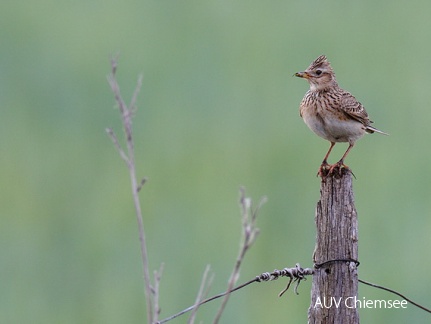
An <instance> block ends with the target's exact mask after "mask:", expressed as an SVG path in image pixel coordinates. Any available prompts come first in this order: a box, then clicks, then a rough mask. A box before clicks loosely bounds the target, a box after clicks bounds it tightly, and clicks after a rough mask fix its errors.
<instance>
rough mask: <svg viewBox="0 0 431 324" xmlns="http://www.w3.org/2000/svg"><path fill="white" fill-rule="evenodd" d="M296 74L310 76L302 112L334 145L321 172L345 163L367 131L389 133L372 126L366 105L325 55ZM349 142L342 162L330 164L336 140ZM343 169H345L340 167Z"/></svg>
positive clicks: (339, 166) (310, 126)
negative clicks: (338, 77)
mask: <svg viewBox="0 0 431 324" xmlns="http://www.w3.org/2000/svg"><path fill="white" fill-rule="evenodd" d="M295 76H297V77H300V78H305V79H307V81H308V83H309V84H310V90H308V91H307V93H306V94H305V96H304V98H303V99H302V102H301V105H300V115H301V117H302V118H303V119H304V122H305V123H306V124H307V126H308V127H309V128H310V129H311V130H312V131H313V132H314V133H316V134H317V135H319V136H320V137H322V138H324V139H326V140H328V141H329V142H331V146H330V148H329V150H328V153H326V155H325V158H324V159H323V162H322V164H321V166H320V168H319V172H318V174H319V175H320V176H322V177H324V175H325V172H326V170H327V169H328V168H329V174H331V173H332V172H333V171H334V169H335V168H336V167H338V168H341V167H342V166H343V167H345V168H347V166H345V165H344V164H343V162H344V159H345V158H346V156H347V154H348V153H349V152H350V150H351V149H352V147H353V146H354V145H355V142H356V141H357V140H358V139H360V138H361V137H362V136H363V135H364V134H365V133H374V132H376V133H380V134H385V135H388V134H386V133H384V132H382V131H380V130H378V129H377V128H374V127H372V126H371V123H372V121H371V120H370V119H369V118H368V114H367V112H366V111H365V108H364V106H362V104H361V103H360V102H359V101H357V100H356V98H355V97H354V96H353V95H352V94H350V92H347V91H345V90H343V89H341V88H340V87H339V86H338V83H337V80H336V79H335V74H334V71H333V70H332V67H331V64H330V63H329V62H328V60H327V58H326V56H325V55H321V56H319V57H318V58H317V59H316V60H314V61H313V62H312V63H311V64H310V66H309V67H308V68H307V69H306V70H305V71H304V72H298V73H295ZM339 142H348V143H349V147H348V149H347V151H346V152H345V153H344V155H343V156H342V158H341V159H340V161H338V162H337V163H336V164H334V165H332V166H329V165H328V162H327V159H328V156H329V154H330V153H331V150H332V148H333V147H334V145H335V143H339ZM340 170H341V169H340Z"/></svg>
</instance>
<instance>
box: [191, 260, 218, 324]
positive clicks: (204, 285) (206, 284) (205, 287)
mask: <svg viewBox="0 0 431 324" xmlns="http://www.w3.org/2000/svg"><path fill="white" fill-rule="evenodd" d="M210 268H211V267H210V266H209V265H207V266H206V268H205V271H204V274H203V276H202V281H201V285H200V287H199V292H198V294H197V296H196V301H195V305H194V307H193V311H192V314H191V315H190V318H189V320H188V321H187V323H188V324H193V323H194V320H195V317H196V313H197V311H198V308H199V306H200V305H201V302H202V300H203V299H204V297H205V296H206V295H207V294H208V291H209V288H210V287H211V284H212V281H213V278H214V276H213V275H212V276H211V277H210V278H209V279H208V281H207V277H208V274H209V271H210Z"/></svg>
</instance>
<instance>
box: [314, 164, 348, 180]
mask: <svg viewBox="0 0 431 324" xmlns="http://www.w3.org/2000/svg"><path fill="white" fill-rule="evenodd" d="M347 172H350V173H351V174H352V175H353V177H355V175H354V174H353V172H352V170H351V169H350V168H349V167H348V166H347V165H345V164H344V163H343V161H338V162H337V163H335V164H332V165H331V164H328V163H327V162H326V161H324V162H323V163H322V164H321V165H320V168H319V171H318V172H317V176H320V177H321V178H322V181H325V180H326V178H327V177H333V176H337V177H341V176H343V175H344V174H346V173H347ZM355 179H356V177H355Z"/></svg>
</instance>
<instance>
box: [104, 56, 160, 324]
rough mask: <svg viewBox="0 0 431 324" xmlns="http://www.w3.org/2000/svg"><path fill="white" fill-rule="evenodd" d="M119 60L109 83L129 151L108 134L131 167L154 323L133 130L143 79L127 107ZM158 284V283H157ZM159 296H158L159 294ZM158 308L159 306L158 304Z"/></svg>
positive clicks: (150, 315) (150, 320)
mask: <svg viewBox="0 0 431 324" xmlns="http://www.w3.org/2000/svg"><path fill="white" fill-rule="evenodd" d="M117 66H118V63H117V60H116V59H112V60H111V74H110V75H108V77H107V79H108V83H109V85H110V87H111V90H112V92H113V93H114V97H115V101H116V102H117V105H118V109H119V110H120V114H121V120H122V123H123V130H124V133H125V135H126V146H127V153H126V152H125V151H124V150H123V149H122V148H121V145H120V144H119V142H118V139H117V137H116V136H115V133H114V132H113V131H112V130H109V129H108V130H107V133H108V135H109V136H110V137H111V140H112V141H113V143H114V146H115V147H116V149H117V150H118V152H119V154H120V156H121V158H122V159H123V160H124V161H126V163H127V167H128V169H129V176H130V181H131V187H132V195H133V202H134V205H135V212H136V219H137V221H138V230H139V240H140V243H141V259H142V270H143V275H144V287H145V289H144V292H145V299H146V306H147V322H148V323H149V324H150V323H153V319H154V313H153V311H154V309H153V306H152V305H153V299H152V297H153V295H152V293H153V290H152V287H151V283H150V271H149V261H148V252H147V244H146V240H145V230H144V221H143V218H142V210H141V203H140V201H139V196H138V193H139V189H140V188H141V187H142V184H143V182H142V181H141V184H140V185H138V181H137V179H136V166H135V151H134V144H133V136H132V134H133V132H132V115H133V114H132V108H133V109H134V110H136V100H137V95H138V92H139V89H140V86H141V84H142V81H141V79H139V80H138V85H137V88H136V90H135V93H134V95H133V98H132V103H133V107H127V105H126V104H125V102H124V100H123V98H122V96H121V92H120V86H119V84H118V82H117V80H116V78H115V73H116V71H117ZM157 284H158V283H157ZM157 297H158V296H157ZM157 309H158V306H157Z"/></svg>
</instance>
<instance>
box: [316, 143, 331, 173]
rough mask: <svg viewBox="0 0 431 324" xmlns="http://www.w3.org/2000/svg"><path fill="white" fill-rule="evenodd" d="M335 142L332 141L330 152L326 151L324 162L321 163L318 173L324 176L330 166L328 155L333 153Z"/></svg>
mask: <svg viewBox="0 0 431 324" xmlns="http://www.w3.org/2000/svg"><path fill="white" fill-rule="evenodd" d="M334 145H335V143H334V142H331V146H330V147H329V150H328V153H326V155H325V157H324V158H323V161H322V164H321V165H320V168H319V171H317V175H318V176H321V177H322V178H324V177H325V174H326V170H327V169H328V167H329V164H328V156H329V154H331V151H332V148H333V147H334Z"/></svg>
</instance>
